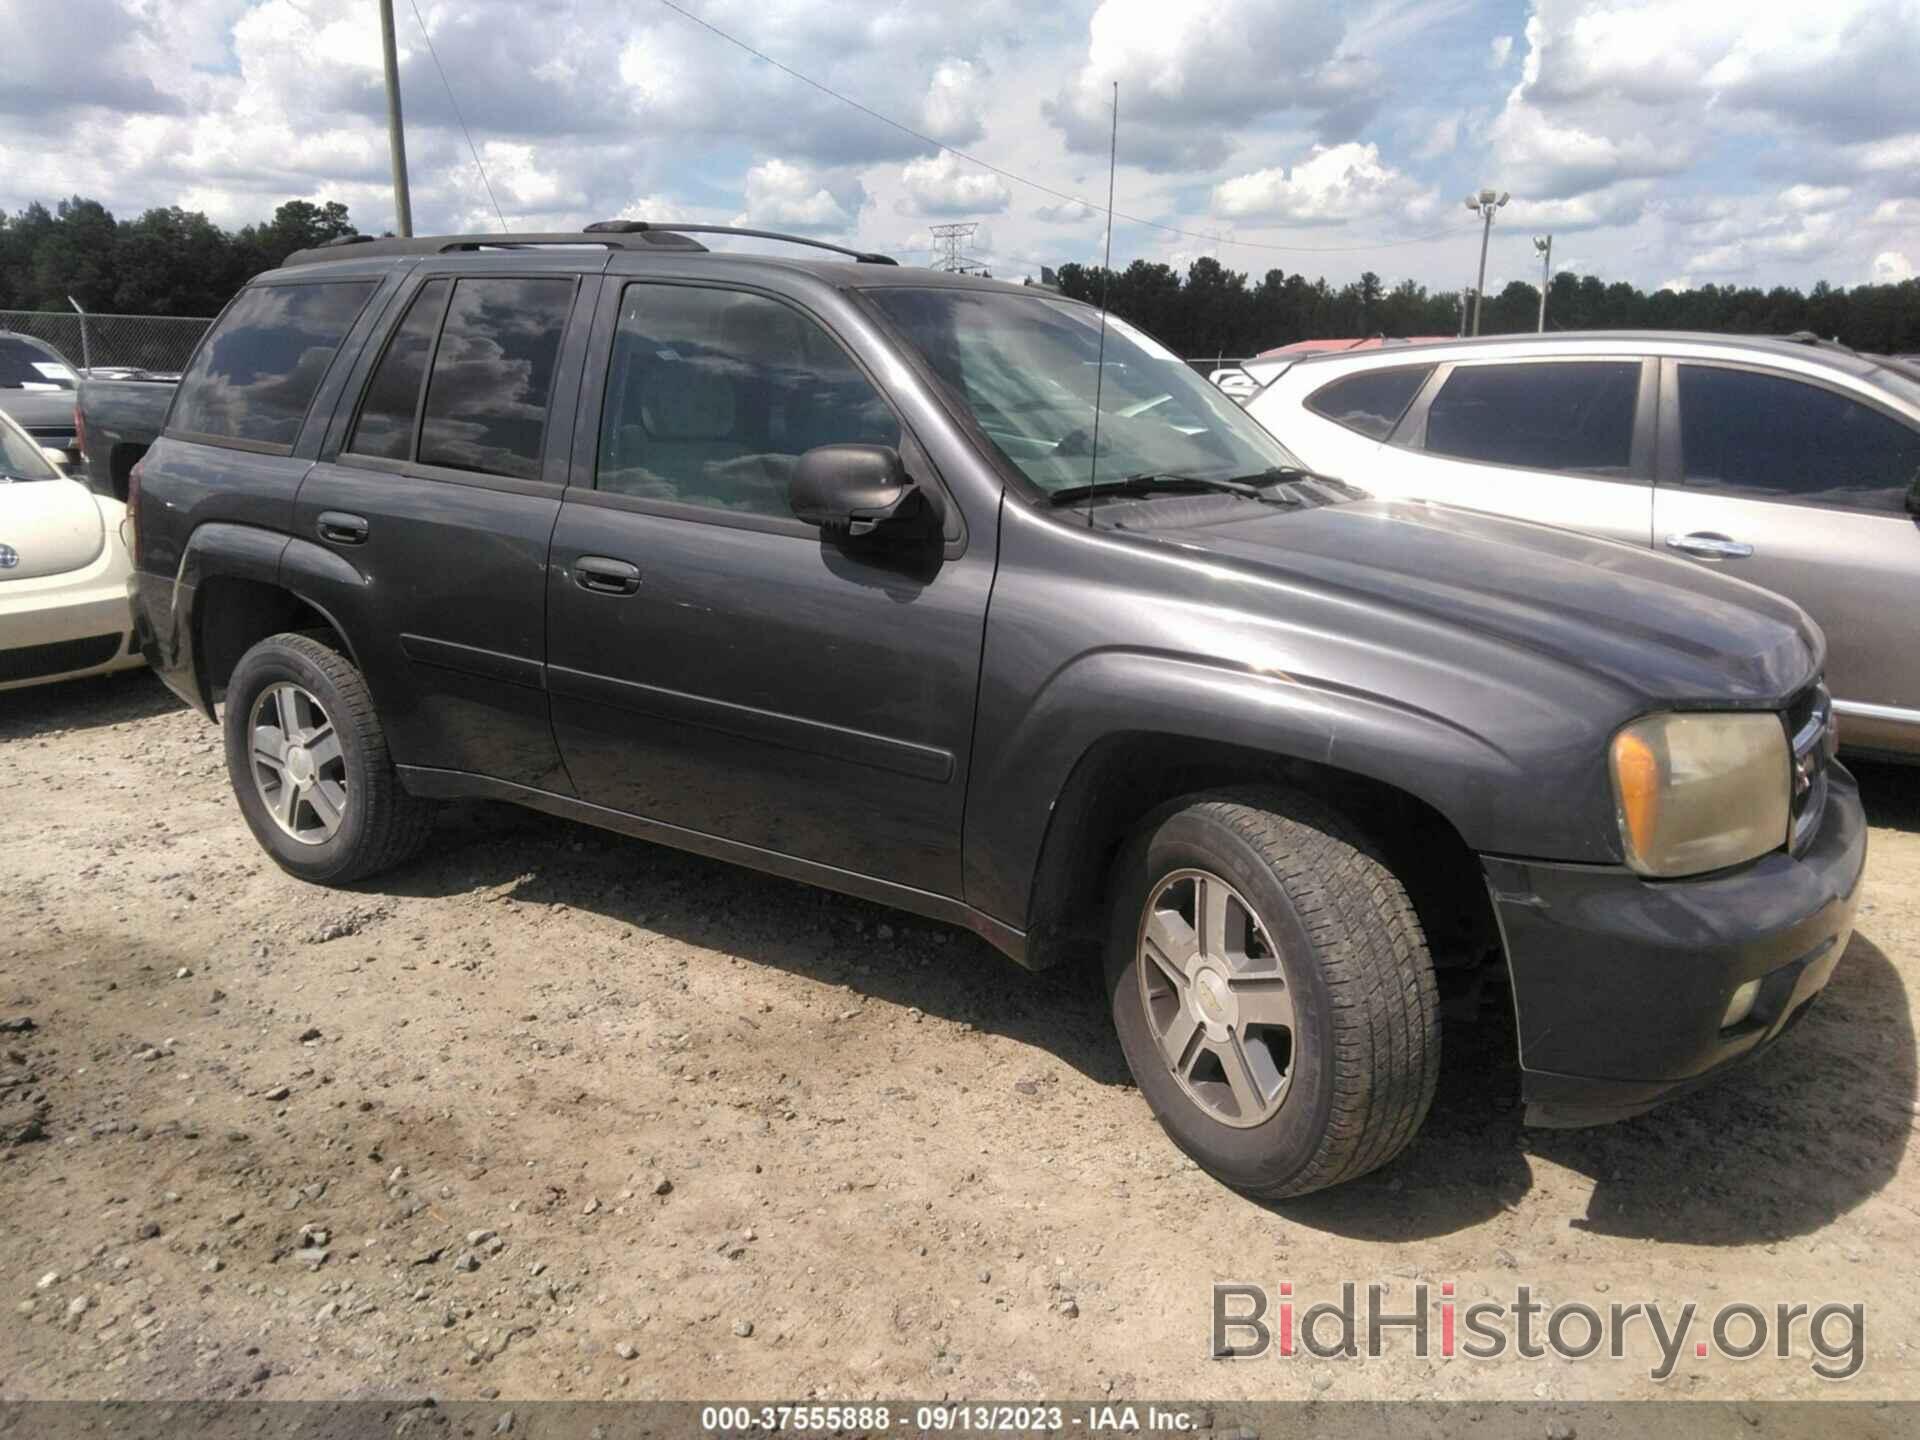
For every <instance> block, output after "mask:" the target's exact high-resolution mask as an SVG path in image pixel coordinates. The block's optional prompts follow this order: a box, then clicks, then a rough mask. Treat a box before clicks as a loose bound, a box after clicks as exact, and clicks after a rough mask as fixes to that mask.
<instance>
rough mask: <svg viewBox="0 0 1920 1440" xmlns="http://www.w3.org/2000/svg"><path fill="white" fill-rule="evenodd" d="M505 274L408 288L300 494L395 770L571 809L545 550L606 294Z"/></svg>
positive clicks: (571, 278)
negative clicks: (554, 709)
mask: <svg viewBox="0 0 1920 1440" xmlns="http://www.w3.org/2000/svg"><path fill="white" fill-rule="evenodd" d="M568 263H572V262H568ZM501 269H502V270H503V271H507V270H510V271H511V273H488V272H486V271H484V270H481V271H476V270H475V269H474V268H473V266H472V263H471V261H468V262H467V264H466V267H465V268H463V269H462V271H461V272H460V273H459V274H458V275H454V274H441V275H435V274H433V273H432V272H431V268H430V267H429V268H423V270H422V272H420V273H419V274H417V275H416V276H415V277H414V278H413V279H412V280H411V281H410V288H409V289H408V290H406V291H404V292H403V293H402V295H401V296H400V297H399V299H398V301H397V302H396V304H398V305H400V306H403V307H405V308H404V311H403V314H402V318H401V320H400V322H399V324H398V325H397V326H396V327H395V328H394V329H393V331H392V334H391V338H390V339H389V340H388V342H387V344H386V346H385V347H384V349H383V350H381V351H379V352H378V353H375V354H372V355H368V356H365V357H363V358H362V360H361V362H360V365H359V367H358V368H359V372H360V373H359V374H357V375H356V376H355V379H354V382H353V384H352V386H351V388H349V390H348V392H347V393H348V396H349V402H348V403H347V404H343V405H342V407H341V412H340V414H338V415H337V416H336V417H335V422H334V427H333V431H332V433H331V434H330V435H329V437H328V444H327V447H326V448H325V449H323V451H322V454H321V458H320V463H319V464H317V465H316V466H315V467H314V469H313V471H312V472H311V473H310V474H309V475H308V477H307V479H306V481H305V483H304V484H302V486H301V488H300V494H299V497H298V501H297V506H296V508H297V511H298V514H297V516H296V530H295V533H296V534H298V535H301V536H302V537H304V538H306V539H308V540H311V541H314V542H316V543H317V544H319V545H320V546H322V547H324V549H326V550H328V551H331V552H332V553H333V555H334V556H336V557H337V559H338V562H340V563H338V564H334V565H331V566H330V567H328V568H327V570H326V571H325V572H324V573H326V574H330V575H332V576H335V577H338V582H337V583H334V584H333V585H332V587H331V592H332V593H331V594H330V595H329V600H330V601H331V603H333V604H335V605H338V606H340V607H341V608H342V609H345V610H347V611H349V612H350V613H351V612H354V611H358V612H359V613H358V621H357V623H353V622H347V633H348V634H351V635H354V636H356V637H357V638H358V640H359V643H360V644H361V645H362V646H363V647H365V648H364V650H363V652H362V653H360V654H358V655H356V657H355V658H356V659H357V660H358V661H359V662H360V664H361V666H362V668H363V669H364V670H365V672H366V674H367V681H368V684H369V686H370V687H371V688H372V690H373V694H374V698H375V700H376V701H378V703H379V705H380V715H381V719H382V721H383V723H384V724H385V725H386V728H387V736H388V743H389V745H390V746H391V748H392V751H393V756H394V759H395V760H396V761H397V762H399V763H400V764H403V765H418V766H427V767H431V768H435V769H446V770H459V771H469V772H473V773H477V774H484V775H490V776H494V777H496V778H498V779H503V780H509V781H513V782H515V783H517V784H521V785H530V786H534V787H537V788H540V789H545V790H557V791H561V792H563V793H564V792H565V791H566V790H567V788H568V787H567V783H566V779H565V772H564V770H563V769H562V767H561V765H560V758H559V752H558V749H557V747H556V746H555V744H554V740H553V732H552V726H551V723H550V720H549V717H548V713H547V696H546V690H545V688H544V674H543V669H542V667H543V663H544V660H545V655H544V650H545V646H546V561H547V545H548V542H549V540H550V538H551V537H552V534H553V525H554V521H555V519H556V518H557V517H558V515H559V513H560V492H561V488H562V486H563V484H564V480H565V475H566V467H567V463H568V458H569V457H568V444H569V440H570V432H571V422H572V408H571V399H570V397H571V396H572V395H573V394H574V393H575V391H576V390H577V385H578V382H577V378H569V376H568V375H567V374H566V373H563V372H565V371H567V370H568V369H569V368H570V369H571V374H572V376H573V377H577V375H578V372H579V367H580V355H581V354H582V353H583V352H584V349H585V331H586V328H587V324H588V322H589V320H590V300H588V299H587V297H586V294H585V293H584V292H588V291H591V290H592V289H593V287H595V286H597V284H598V280H597V278H594V277H587V276H582V275H579V274H576V273H571V272H570V271H568V270H566V269H564V268H561V267H559V266H555V265H553V264H552V262H548V264H547V265H546V266H544V267H543V266H542V265H541V262H540V259H539V258H538V257H515V258H514V259H512V260H510V261H509V260H507V259H506V257H502V263H501ZM576 305H579V307H580V311H581V313H580V316H579V322H578V333H577V334H576V335H575V336H574V338H573V340H572V342H571V343H569V341H568V326H569V323H570V321H571V317H572V316H573V314H574V312H575V308H576ZM556 396H560V397H568V402H567V404H566V405H565V406H564V407H563V409H564V412H565V413H564V414H561V415H558V416H555V415H554V414H552V413H551V412H552V411H553V408H554V403H553V402H554V399H555V397H556ZM353 397H357V403H353ZM349 407H351V408H349ZM320 583H325V582H324V581H322V582H320ZM316 598H318V597H316ZM321 603H327V602H326V601H322V602H321ZM341 618H342V620H343V621H346V619H347V617H346V616H342V617H341Z"/></svg>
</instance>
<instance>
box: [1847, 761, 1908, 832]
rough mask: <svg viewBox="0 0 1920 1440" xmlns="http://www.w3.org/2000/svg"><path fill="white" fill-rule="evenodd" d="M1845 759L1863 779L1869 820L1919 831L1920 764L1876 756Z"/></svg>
mask: <svg viewBox="0 0 1920 1440" xmlns="http://www.w3.org/2000/svg"><path fill="white" fill-rule="evenodd" d="M1846 763H1847V768H1848V769H1849V770H1851V771H1852V772H1853V775H1854V778H1855V779H1856V780H1858V781H1859V782H1860V802H1861V803H1862V804H1863V805H1865V806H1866V807H1867V822H1868V823H1869V824H1872V825H1878V826H1881V827H1883V828H1885V829H1888V830H1901V831H1905V832H1906V833H1907V834H1909V835H1912V834H1915V833H1916V832H1920V765H1893V764H1888V763H1885V762H1882V761H1876V760H1848V761H1847V762H1846Z"/></svg>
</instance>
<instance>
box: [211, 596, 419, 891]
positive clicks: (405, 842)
mask: <svg viewBox="0 0 1920 1440" xmlns="http://www.w3.org/2000/svg"><path fill="white" fill-rule="evenodd" d="M281 681H290V682H292V683H293V684H295V685H297V686H299V687H301V688H302V689H304V690H306V691H307V692H308V693H309V694H311V695H312V696H313V698H314V699H315V700H317V701H318V702H319V704H320V707H321V709H322V710H324V711H325V712H326V715H327V717H328V718H329V719H330V720H331V721H332V722H333V729H334V731H335V733H336V734H337V735H338V736H339V740H340V749H341V752H342V756H343V759H344V766H345V771H344V773H345V777H346V805H345V806H344V808H343V809H342V811H341V815H340V822H339V828H338V830H337V831H336V832H335V833H334V834H333V835H332V837H331V838H329V839H327V840H324V841H322V842H320V843H317V844H306V843H303V842H301V841H300V840H297V839H295V838H294V837H293V836H291V835H289V834H287V833H286V832H285V831H284V830H282V829H281V828H280V826H279V824H277V823H276V822H275V820H274V818H273V816H272V815H271V814H270V813H269V811H268V808H267V802H266V800H265V799H264V797H263V796H262V795H261V792H260V787H259V785H258V784H257V783H256V782H255V779H254V774H253V767H252V761H251V759H250V751H251V748H252V746H251V738H252V737H251V735H250V733H249V732H250V726H251V717H252V715H253V709H254V703H255V701H256V700H258V699H259V697H260V695H261V693H262V692H263V691H264V690H266V689H267V687H269V686H271V685H274V684H276V683H278V682H281ZM223 728H224V730H225V734H226V746H227V776H228V778H229V779H230V780H231V781H232V783H233V793H234V797H235V798H236V799H237V800H239V802H240V813H241V814H242V815H244V816H245V817H246V821H247V826H248V828H249V829H251V830H252V831H253V834H254V838H255V839H257V840H258V841H259V842H260V844H261V847H262V848H263V849H265V850H266V852H267V853H268V854H269V855H271V856H272V857H273V858H274V861H275V863H277V864H278V865H279V866H280V868H281V869H283V870H285V871H286V872H287V873H288V874H290V875H297V876H299V877H300V878H301V879H302V880H311V881H313V882H314V883H316V884H320V885H347V884H351V883H352V882H354V881H356V880H364V879H366V878H367V877H368V876H370V875H377V874H379V873H380V872H381V871H383V870H387V869H390V868H392V867H393V866H395V865H398V864H400V863H401V862H402V861H405V860H407V859H410V858H411V857H412V856H413V855H415V854H416V853H418V851H419V850H420V847H421V846H422V845H424V844H425V843H426V840H427V837H428V835H429V834H430V833H431V831H432V828H433V809H434V807H433V806H432V804H431V803H430V802H428V801H425V800H421V799H419V798H418V797H416V796H413V795H409V794H408V793H407V792H406V790H405V789H404V788H403V787H402V786H401V784H400V777H399V775H398V774H396V773H395V771H394V768H393V760H392V757H391V756H390V755H389V754H388V753H387V739H386V733H385V731H384V730H382V729H381V726H380V717H379V716H378V715H377V714H376V713H375V711H374V708H373V696H372V695H371V694H370V693H368V690H367V682H366V681H365V680H364V679H362V678H361V676H360V672H359V671H358V670H356V669H355V668H354V666H353V663H352V662H351V661H349V660H348V659H347V658H346V657H345V656H344V655H342V654H340V653H339V652H338V651H337V650H333V649H330V648H328V647H327V646H326V645H324V644H322V643H321V642H320V641H318V640H316V639H314V638H313V637H312V636H309V635H294V634H284V635H270V636H268V637H267V638H266V639H265V640H262V641H261V642H260V643H259V644H258V645H255V646H254V647H253V648H252V649H251V650H249V651H247V653H246V654H244V655H242V656H241V657H240V663H239V664H237V665H235V666H234V667H233V675H232V677H231V678H230V679H229V680H228V682H227V696H226V714H225V717H224V724H223Z"/></svg>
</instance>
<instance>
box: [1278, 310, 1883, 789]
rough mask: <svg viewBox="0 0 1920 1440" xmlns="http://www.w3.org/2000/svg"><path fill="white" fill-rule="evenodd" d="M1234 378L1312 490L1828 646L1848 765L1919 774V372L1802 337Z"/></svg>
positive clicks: (1464, 355)
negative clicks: (1803, 626) (1316, 473)
mask: <svg viewBox="0 0 1920 1440" xmlns="http://www.w3.org/2000/svg"><path fill="white" fill-rule="evenodd" d="M1247 368H1250V369H1252V370H1253V372H1254V377H1255V380H1256V381H1257V384H1258V388H1257V391H1256V393H1254V394H1252V395H1250V396H1244V397H1243V398H1242V403H1243V404H1245V405H1246V408H1247V411H1248V413H1249V414H1251V415H1252V416H1253V417H1254V418H1255V419H1257V420H1259V421H1260V422H1261V424H1263V425H1264V426H1266V427H1267V428H1268V429H1269V430H1271V431H1272V432H1273V433H1274V434H1276V435H1278V436H1279V437H1281V438H1282V439H1283V440H1284V441H1285V442H1286V444H1287V446H1288V448H1289V449H1291V450H1293V451H1294V452H1295V453H1296V454H1297V455H1299V456H1300V457H1301V458H1302V459H1303V460H1304V461H1305V462H1306V463H1307V464H1308V465H1310V466H1312V467H1313V468H1314V469H1316V470H1320V471H1324V472H1326V473H1328V474H1331V475H1337V476H1343V477H1345V478H1347V479H1349V480H1352V481H1353V482H1354V483H1355V484H1358V485H1361V486H1362V487H1363V488H1365V489H1366V490H1368V491H1369V492H1371V493H1373V494H1376V495H1381V496H1391V497H1395V498H1404V499H1419V500H1429V501H1435V502H1440V503H1443V504H1447V505H1453V506H1462V507H1466V508H1469V509H1474V510H1484V511H1489V512H1492V513H1495V514H1500V515H1509V516H1514V517H1517V518H1519V519H1523V520H1532V521H1537V522H1539V523H1540V524H1543V525H1553V526H1561V527H1565V528H1568V529H1574V530H1579V531H1583V532H1585V533H1587V534H1591V535H1599V536H1603V537H1605V538H1607V539H1612V540H1619V541H1622V542H1624V543H1626V544H1629V545H1633V546H1637V547H1641V548H1651V549H1654V550H1658V551H1660V552H1662V553H1666V554H1671V555H1675V556H1679V557H1682V558H1684V559H1685V560H1686V561H1687V562H1688V563H1690V564H1693V565H1698V566H1701V567H1703V568H1706V569H1711V570H1714V571H1716V572H1718V573H1721V574H1724V575H1728V576H1732V577H1735V578H1737V579H1740V580H1744V581H1747V582H1748V583H1750V584H1754V585H1758V586H1761V587H1763V588H1765V589H1768V590H1772V591H1776V592H1778V593H1779V594H1782V595H1785V596H1786V597H1787V598H1788V599H1790V600H1793V601H1794V602H1796V603H1797V604H1799V605H1801V606H1803V607H1804V608H1805V609H1806V610H1807V611H1808V613H1809V614H1811V615H1812V616H1813V618H1814V619H1815V620H1816V621H1818V622H1819V624H1820V625H1821V627H1822V629H1823V630H1824V631H1825V632H1826V637H1827V654H1828V659H1827V683H1828V686H1829V687H1830V689H1831V690H1832V692H1833V697H1834V701H1833V703H1834V710H1835V711H1836V713H1838V715H1839V716H1840V717H1841V725H1840V735H1841V743H1842V744H1843V745H1844V746H1845V747H1847V748H1848V749H1849V750H1852V751H1858V752H1862V753H1877V754H1881V755H1887V756H1892V757H1896V758H1911V757H1915V756H1920V605H1915V604H1912V603H1909V598H1910V597H1912V596H1913V595H1914V594H1915V591H1916V584H1920V366H1916V365H1915V364H1913V363H1911V362H1907V361H1903V360H1898V359H1895V358H1892V357H1887V356H1872V355H1861V354H1856V353H1855V352H1853V351H1851V350H1848V349H1846V348H1845V347H1843V346H1839V345H1834V344H1830V343H1822V342H1818V341H1815V340H1813V339H1812V337H1800V338H1791V339H1762V338H1748V337H1734V336H1725V335H1688V334H1677V333H1645V334H1634V333H1623V332H1617V331H1605V332H1595V333H1591V334H1552V335H1526V336H1511V337H1501V338H1494V339H1482V340H1467V341H1446V342H1441V343H1437V344H1422V345H1415V346H1403V347H1397V348H1394V349H1391V350H1382V349H1374V350H1369V351H1365V352H1358V353H1341V354H1332V355H1321V356H1316V357H1313V358H1309V359H1301V360H1295V361H1286V360H1284V359H1277V360H1270V361H1266V360H1263V361H1258V362H1249V367H1247ZM1245 383H1246V382H1243V388H1244V384H1245Z"/></svg>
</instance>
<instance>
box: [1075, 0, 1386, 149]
mask: <svg viewBox="0 0 1920 1440" xmlns="http://www.w3.org/2000/svg"><path fill="white" fill-rule="evenodd" d="M1345 40H1346V23H1345V20H1344V19H1343V18H1342V16H1341V14H1340V12H1339V11H1338V10H1337V9H1336V8H1335V7H1331V6H1328V5H1325V4H1323V3H1320V0H1212V3H1210V4H1205V5H1168V4H1166V3H1165V0H1102V3H1101V5H1100V7H1099V8H1098V9H1097V10H1095V11H1094V13H1093V18H1092V20H1091V22H1090V23H1089V26H1088V45H1087V55H1086V61H1085V63H1084V64H1082V65H1081V66H1080V69H1079V72H1078V74H1077V75H1076V76H1075V77H1074V80H1073V81H1072V83H1071V84H1069V85H1068V86H1067V87H1066V88H1064V89H1063V90H1061V91H1060V92H1059V93H1058V94H1057V95H1056V96H1055V97H1054V98H1053V99H1051V100H1049V101H1048V102H1046V104H1045V105H1044V107H1043V110H1044V113H1045V114H1046V116H1047V118H1048V119H1050V120H1051V121H1052V122H1053V123H1054V124H1055V125H1056V126H1058V127H1059V128H1060V130H1061V131H1062V133H1063V134H1064V135H1065V136H1066V140H1067V144H1068V146H1069V147H1070V148H1071V149H1074V150H1079V151H1084V152H1088V153H1093V154H1104V153H1105V152H1106V149H1107V142H1108V135H1109V127H1110V125H1111V123H1112V110H1111V106H1112V103H1113V84H1114V82H1115V81H1118V82H1119V85H1120V116H1121V126H1122V129H1123V130H1124V131H1125V132H1126V144H1125V146H1124V153H1125V156H1126V159H1127V161H1128V163H1130V164H1135V165H1141V166H1144V167H1146V168H1148V169H1153V170H1178V169H1191V168H1194V167H1196V166H1199V167H1207V166H1212V165H1216V164H1218V163H1219V162H1220V161H1221V160H1223V159H1224V158H1225V157H1226V156H1227V154H1228V153H1229V152H1230V151H1231V150H1232V148H1233V143H1234V142H1233V136H1234V135H1235V133H1236V132H1237V131H1239V130H1241V129H1243V128H1244V127H1246V126H1248V125H1251V124H1254V123H1256V122H1258V121H1260V120H1261V119H1263V118H1265V117H1268V116H1272V115H1276V114H1281V113H1284V112H1286V111H1289V110H1300V111H1303V112H1306V113H1307V114H1309V115H1311V116H1313V117H1314V123H1315V126H1316V128H1317V129H1319V130H1320V131H1321V133H1322V136H1323V138H1328V139H1345V138H1347V137H1348V136H1349V135H1350V134H1351V133H1352V132H1353V131H1354V130H1355V129H1357V128H1358V127H1359V126H1360V125H1361V124H1362V123H1364V121H1365V120H1366V119H1367V118H1368V117H1370V116H1371V115H1372V114H1373V112H1374V110H1375V109H1376V108H1377V106H1378V103H1379V101H1380V99H1381V98H1382V96H1383V95H1384V93H1385V92H1384V85H1383V82H1382V78H1381V75H1380V72H1379V68H1378V66H1377V65H1376V64H1375V63H1374V62H1373V61H1372V60H1370V59H1369V58H1367V57H1366V56H1364V55H1362V54H1360V53H1358V52H1356V51H1354V50H1352V49H1350V48H1348V47H1347V46H1346V44H1345Z"/></svg>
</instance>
